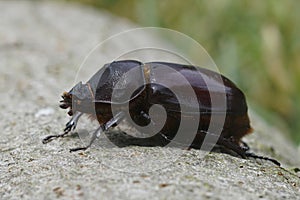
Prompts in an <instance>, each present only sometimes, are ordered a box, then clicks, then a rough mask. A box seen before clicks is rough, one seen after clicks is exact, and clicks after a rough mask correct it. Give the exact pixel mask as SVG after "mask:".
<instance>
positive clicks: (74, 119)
mask: <svg viewBox="0 0 300 200" xmlns="http://www.w3.org/2000/svg"><path fill="white" fill-rule="evenodd" d="M82 114H83V113H81V112H76V113H75V114H74V115H73V117H72V118H71V120H70V121H69V122H68V123H67V124H66V127H65V129H64V132H63V133H62V134H57V135H48V136H47V137H45V138H44V139H43V140H42V142H43V144H46V143H48V142H50V141H52V140H53V139H54V138H59V137H64V136H65V135H67V134H68V133H69V132H70V131H71V130H74V129H75V128H76V125H77V122H78V120H79V118H80V117H81V116H82Z"/></svg>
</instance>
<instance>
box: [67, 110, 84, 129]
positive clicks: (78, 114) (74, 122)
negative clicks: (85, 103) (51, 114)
mask: <svg viewBox="0 0 300 200" xmlns="http://www.w3.org/2000/svg"><path fill="white" fill-rule="evenodd" d="M82 114H83V113H82V112H76V113H75V114H74V115H73V117H72V118H71V120H70V121H69V122H68V123H67V124H66V127H65V129H64V132H67V133H68V132H70V131H71V130H74V129H75V128H76V126H77V122H78V120H79V118H80V117H81V116H82Z"/></svg>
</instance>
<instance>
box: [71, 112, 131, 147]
mask: <svg viewBox="0 0 300 200" xmlns="http://www.w3.org/2000/svg"><path fill="white" fill-rule="evenodd" d="M124 117H125V114H124V113H123V112H119V113H117V114H116V115H115V116H114V117H113V118H112V119H110V120H109V121H108V122H106V123H105V124H102V125H100V126H99V128H97V129H96V130H95V131H94V132H93V135H92V138H91V140H90V142H89V144H88V145H87V146H84V147H76V148H72V149H70V152H74V151H79V150H86V149H88V148H89V147H91V146H92V144H93V143H94V141H95V140H96V139H97V138H99V137H100V135H101V133H102V132H104V131H107V130H108V129H109V128H110V127H112V126H114V125H115V124H118V123H120V121H122V120H123V119H124Z"/></svg>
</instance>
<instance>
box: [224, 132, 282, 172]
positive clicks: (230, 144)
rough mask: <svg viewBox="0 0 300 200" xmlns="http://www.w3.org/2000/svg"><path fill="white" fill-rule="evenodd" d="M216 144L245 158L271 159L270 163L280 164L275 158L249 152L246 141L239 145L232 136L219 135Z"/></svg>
mask: <svg viewBox="0 0 300 200" xmlns="http://www.w3.org/2000/svg"><path fill="white" fill-rule="evenodd" d="M218 144H220V145H222V146H224V147H226V148H228V149H230V150H232V151H234V152H236V153H237V154H238V155H240V156H241V157H242V158H244V159H246V158H255V159H262V160H267V161H271V162H272V163H274V164H275V165H277V166H280V165H281V164H280V162H278V161H277V160H275V159H273V158H268V157H265V156H259V155H256V154H254V153H251V152H249V149H250V148H249V146H248V145H247V143H245V142H242V146H240V145H238V144H237V143H236V142H234V140H233V138H229V139H227V138H223V137H221V138H220V139H219V141H218Z"/></svg>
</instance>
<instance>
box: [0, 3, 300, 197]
mask: <svg viewBox="0 0 300 200" xmlns="http://www.w3.org/2000/svg"><path fill="white" fill-rule="evenodd" d="M0 8H1V12H0V95H1V99H0V108H1V112H0V117H1V120H0V130H1V139H0V151H1V154H0V156H1V159H0V199H21V198H22V199H54V198H60V199H299V198H300V197H299V196H300V189H299V188H300V179H299V176H300V174H299V173H298V174H297V172H295V170H294V169H295V168H296V167H297V166H298V167H299V166H300V162H299V153H298V152H297V150H296V148H295V147H293V145H292V144H291V143H290V142H289V141H288V140H287V139H286V137H284V136H283V135H282V134H281V133H280V132H279V131H277V130H276V129H274V128H272V127H270V126H268V125H266V123H264V121H263V119H261V118H259V117H258V116H256V115H255V114H254V113H252V112H251V119H252V125H253V127H254V128H255V130H256V131H255V132H254V133H253V134H251V135H249V136H247V138H246V141H247V142H248V143H249V145H250V146H251V147H252V148H253V150H254V151H255V152H256V153H258V154H261V155H267V156H270V157H274V158H276V159H278V160H279V161H280V162H282V164H283V166H282V167H278V166H275V165H274V164H272V163H270V162H267V161H263V160H254V159H249V160H244V159H241V158H237V157H234V156H231V155H228V154H222V153H214V152H212V153H210V154H208V155H206V156H205V157H204V158H202V155H203V154H204V152H202V151H198V150H190V151H185V150H181V149H176V148H160V147H151V148H149V147H136V146H128V147H123V148H118V147H114V146H110V145H107V144H106V142H107V141H105V140H101V141H99V144H98V145H96V146H94V147H93V148H91V149H90V150H88V151H86V152H77V153H69V151H68V149H69V148H70V147H74V146H79V145H82V142H81V140H80V139H79V138H78V137H77V136H76V134H74V135H73V136H72V137H66V138H64V139H58V140H55V141H53V142H51V143H49V144H46V145H43V144H42V142H41V140H42V138H43V137H44V136H46V135H49V134H53V133H60V132H61V130H62V128H63V126H64V124H65V123H66V122H67V120H68V116H67V115H66V112H65V111H64V110H60V109H59V108H58V101H59V99H60V98H59V96H60V94H61V92H63V91H64V90H65V89H67V90H68V89H69V88H70V87H71V86H72V85H73V83H74V77H75V76H76V71H77V69H78V66H79V64H80V63H81V62H82V60H83V59H84V57H85V55H86V54H87V53H88V52H89V51H90V49H92V48H93V47H94V46H95V45H96V44H97V43H99V42H100V41H102V40H103V39H105V38H107V37H109V36H110V35H112V34H116V33H118V32H120V31H122V30H126V29H129V28H132V27H134V25H132V24H130V23H129V22H128V21H126V20H122V19H119V18H116V17H113V16H111V15H110V14H109V13H106V12H104V11H103V12H99V11H95V10H93V9H90V8H84V7H79V6H77V5H70V4H59V3H49V2H41V3H37V2H36V1H32V2H27V1H0ZM143 39H144V38H134V37H133V38H128V40H127V41H123V42H119V43H117V44H115V47H114V48H122V45H126V42H127V44H128V42H131V43H132V42H140V41H143ZM124 43H125V44H124ZM111 51H113V49H109V47H108V50H107V51H105V52H102V54H101V56H103V57H106V56H109V55H110V52H111ZM91 64H93V65H102V64H103V63H96V62H93V60H92V61H91ZM82 73H86V74H87V76H88V75H89V74H90V73H91V72H82ZM95 127H97V123H96V122H92V123H90V122H89V120H88V119H87V118H85V119H83V120H82V122H80V124H79V125H78V128H79V130H78V132H81V133H85V132H87V131H88V130H93V129H95ZM83 140H84V139H83Z"/></svg>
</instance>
